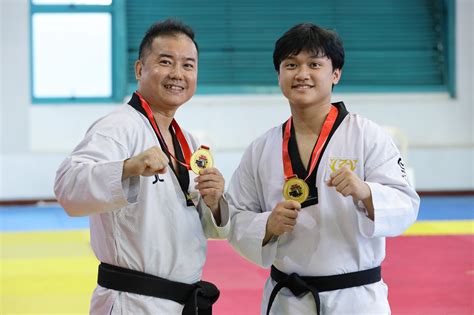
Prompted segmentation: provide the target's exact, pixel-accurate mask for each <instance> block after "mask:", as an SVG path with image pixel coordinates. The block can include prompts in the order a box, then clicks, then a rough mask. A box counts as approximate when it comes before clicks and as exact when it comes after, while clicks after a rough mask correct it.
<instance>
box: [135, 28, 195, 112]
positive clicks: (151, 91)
mask: <svg viewBox="0 0 474 315" xmlns="http://www.w3.org/2000/svg"><path fill="white" fill-rule="evenodd" d="M197 66H198V53H197V49H196V46H195V45H194V43H193V41H192V40H191V39H190V38H189V37H188V36H186V35H184V34H177V35H166V36H158V37H155V38H154V39H153V42H152V45H151V49H148V51H147V52H145V53H144V56H143V57H142V58H141V59H140V60H137V62H136V63H135V77H136V79H137V80H138V89H137V91H138V92H139V93H140V94H141V95H142V96H143V97H144V98H145V100H147V101H148V103H150V106H151V107H152V109H155V110H163V111H175V110H176V109H177V108H178V107H179V106H181V105H182V104H183V103H185V102H187V101H188V100H189V99H190V98H191V97H192V96H193V95H194V92H195V91H196V82H197Z"/></svg>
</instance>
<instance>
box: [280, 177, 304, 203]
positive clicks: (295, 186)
mask: <svg viewBox="0 0 474 315" xmlns="http://www.w3.org/2000/svg"><path fill="white" fill-rule="evenodd" d="M308 195H309V187H308V184H306V182H305V181H304V180H302V179H300V178H298V177H296V176H295V177H291V178H289V179H287V180H286V182H285V185H284V186H283V197H285V200H294V201H297V202H299V203H303V202H304V201H305V200H306V199H307V198H308Z"/></svg>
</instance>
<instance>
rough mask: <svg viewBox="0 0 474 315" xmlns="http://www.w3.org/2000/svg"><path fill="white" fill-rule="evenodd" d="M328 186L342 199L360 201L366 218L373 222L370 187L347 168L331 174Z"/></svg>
mask: <svg viewBox="0 0 474 315" xmlns="http://www.w3.org/2000/svg"><path fill="white" fill-rule="evenodd" d="M328 186H332V187H335V188H336V190H337V191H338V192H339V193H341V194H342V195H343V196H344V197H347V196H352V198H354V200H355V201H359V200H361V201H362V202H363V203H364V205H365V207H366V209H367V215H368V217H369V218H370V219H372V220H374V206H373V202H372V192H371V190H370V186H369V185H368V184H367V183H366V182H364V181H363V180H362V179H360V178H359V176H357V174H356V173H354V172H353V171H351V170H350V169H349V167H347V166H344V167H342V168H340V169H338V170H337V171H335V172H334V173H332V174H331V177H330V178H329V181H328Z"/></svg>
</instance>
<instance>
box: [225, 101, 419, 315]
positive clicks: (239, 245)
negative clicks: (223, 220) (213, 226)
mask: <svg viewBox="0 0 474 315" xmlns="http://www.w3.org/2000/svg"><path fill="white" fill-rule="evenodd" d="M336 105H337V107H339V115H343V114H344V113H345V117H344V116H342V117H341V118H343V120H342V121H341V122H340V124H339V125H338V126H335V127H334V128H336V129H335V130H334V132H333V134H332V136H331V138H330V139H329V140H328V143H327V146H326V148H325V149H324V151H323V153H322V156H321V159H320V163H319V164H318V165H317V166H316V167H317V173H316V177H315V178H316V180H315V184H316V187H317V190H318V198H319V202H318V203H317V204H314V205H310V206H307V207H305V208H302V209H301V210H300V211H299V215H298V218H297V223H296V226H295V227H294V230H293V231H292V232H291V233H285V234H283V235H281V236H279V237H277V238H276V237H275V238H273V239H272V240H271V241H270V242H269V243H268V244H267V245H265V246H264V247H262V240H263V238H264V235H265V227H266V222H267V219H268V217H269V215H270V213H271V211H272V209H273V208H274V207H275V205H276V204H277V203H278V202H281V201H283V200H284V198H283V195H282V188H283V185H284V178H285V176H284V170H283V161H282V135H283V133H282V126H278V127H275V128H273V129H271V130H269V131H268V132H266V133H265V134H264V135H263V136H261V137H259V138H257V139H256V140H255V141H254V142H253V143H252V144H251V145H250V146H249V147H248V148H247V150H246V151H245V153H244V155H243V157H242V161H241V163H240V165H239V167H238V168H237V170H236V171H235V173H234V175H233V177H232V180H231V182H230V184H229V189H228V192H227V195H226V196H227V200H228V202H229V207H230V209H231V210H230V211H231V232H230V234H229V241H230V242H231V244H232V245H233V246H234V248H236V249H237V250H238V251H239V252H240V253H241V255H243V256H244V257H246V258H247V259H249V260H250V261H252V262H254V263H256V264H258V265H261V266H263V267H267V268H268V267H270V266H271V265H274V266H275V267H276V268H278V269H279V270H280V271H283V272H285V273H286V274H291V273H297V274H298V275H300V276H328V275H338V274H344V273H350V272H356V271H361V270H367V269H371V268H373V267H377V266H380V264H381V263H382V261H383V259H384V257H385V237H387V236H397V235H400V234H401V233H402V232H403V231H404V230H405V229H407V228H408V227H409V226H410V225H411V224H412V223H414V221H415V220H416V217H417V214H418V207H419V197H418V195H417V194H416V192H415V191H414V189H413V188H412V187H410V185H409V183H408V181H407V178H406V174H405V169H404V165H403V161H402V158H401V156H400V153H399V151H398V149H397V148H396V146H395V145H394V143H393V141H392V139H391V138H390V137H389V136H388V135H387V134H386V133H385V132H384V131H383V129H382V128H380V127H379V126H377V125H376V124H375V123H373V122H371V121H369V120H368V119H365V118H362V117H360V116H358V115H355V114H350V113H347V111H346V110H345V107H344V105H343V104H342V103H338V104H336ZM338 118H339V116H338ZM291 153H292V152H290V154H291ZM298 157H299V155H298ZM292 160H293V157H292ZM292 163H293V161H292ZM343 165H348V166H350V167H351V169H352V170H353V171H354V172H355V173H356V174H357V175H358V176H359V177H360V178H361V179H363V180H364V181H366V182H367V183H368V185H369V186H370V189H371V192H372V199H373V205H374V207H375V220H374V221H372V220H370V219H369V218H368V217H367V215H366V212H365V209H364V206H363V204H362V202H359V203H358V204H356V203H354V201H353V199H352V197H350V196H349V197H344V196H343V195H341V194H340V193H339V192H337V191H336V189H335V188H334V187H329V186H328V185H327V183H326V182H327V181H328V179H329V176H330V174H331V172H332V171H334V170H336V169H338V168H340V167H342V166H343ZM313 184H314V183H313ZM407 259H409V257H407ZM401 276H404V275H401ZM274 285H275V282H274V281H273V280H272V279H271V278H269V279H268V280H267V282H266V284H265V288H264V293H263V300H262V308H261V312H262V314H266V310H267V304H268V300H269V296H270V293H271V292H272V289H273V287H274ZM320 298H321V304H322V305H321V314H324V315H327V314H334V315H343V314H390V307H389V304H388V300H387V286H386V285H385V284H384V283H383V281H380V282H377V283H373V284H369V285H364V286H359V287H352V288H348V289H343V290H335V291H327V292H321V293H320ZM271 313H272V314H292V315H293V314H304V315H307V314H315V313H316V311H315V302H314V299H313V296H312V295H311V294H306V295H304V296H303V297H300V298H298V297H295V296H294V295H293V294H292V293H291V291H290V290H289V289H287V288H283V289H282V290H281V291H279V294H278V295H277V297H276V299H275V301H274V303H273V306H272V308H271Z"/></svg>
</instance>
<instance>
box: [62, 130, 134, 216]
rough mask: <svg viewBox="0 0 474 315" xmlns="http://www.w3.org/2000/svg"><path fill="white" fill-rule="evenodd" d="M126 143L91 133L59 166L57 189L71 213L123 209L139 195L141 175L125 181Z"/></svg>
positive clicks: (65, 206)
mask: <svg viewBox="0 0 474 315" xmlns="http://www.w3.org/2000/svg"><path fill="white" fill-rule="evenodd" d="M127 158H129V155H128V153H127V150H126V148H125V146H123V145H122V144H120V143H119V142H118V141H116V140H114V139H112V138H111V137H110V136H105V135H103V134H101V133H99V132H89V133H88V135H86V137H85V138H84V140H83V141H82V142H81V143H80V144H79V145H78V146H77V147H76V148H75V149H74V151H73V152H72V153H71V155H70V156H68V157H67V158H66V159H65V160H64V161H63V163H62V164H61V165H60V166H59V169H58V170H57V172H56V180H55V185H54V192H55V194H56V198H57V199H58V202H59V203H60V204H61V206H62V207H63V208H64V209H65V210H66V212H67V213H68V214H69V215H71V216H81V215H89V214H92V213H99V212H106V211H111V210H115V209H119V208H122V207H124V206H126V205H128V204H130V203H135V202H136V201H137V198H138V191H139V188H140V187H139V183H140V180H139V177H132V178H130V179H127V180H125V181H122V169H123V161H124V160H125V159H127Z"/></svg>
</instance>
